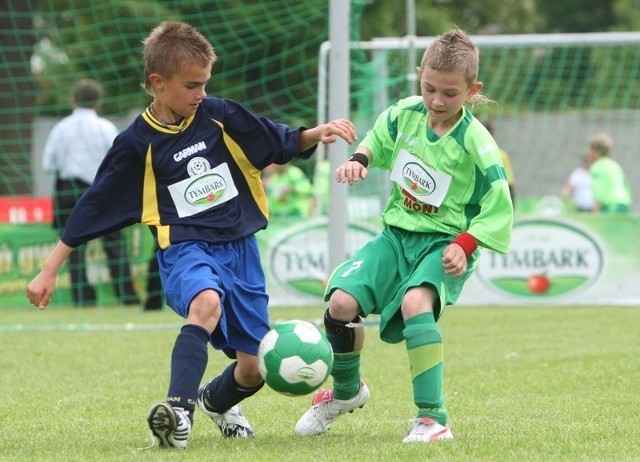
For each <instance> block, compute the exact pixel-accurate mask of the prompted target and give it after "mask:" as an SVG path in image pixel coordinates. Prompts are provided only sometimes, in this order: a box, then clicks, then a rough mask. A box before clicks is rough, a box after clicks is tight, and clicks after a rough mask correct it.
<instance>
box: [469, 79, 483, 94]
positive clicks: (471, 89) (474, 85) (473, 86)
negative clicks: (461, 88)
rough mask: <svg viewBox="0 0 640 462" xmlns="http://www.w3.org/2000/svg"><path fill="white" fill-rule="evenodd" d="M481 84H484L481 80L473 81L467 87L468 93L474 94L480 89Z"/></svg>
mask: <svg viewBox="0 0 640 462" xmlns="http://www.w3.org/2000/svg"><path fill="white" fill-rule="evenodd" d="M483 86H484V84H483V83H482V82H473V83H472V84H471V86H470V87H469V94H470V95H475V94H476V93H478V92H479V91H480V90H482V87H483Z"/></svg>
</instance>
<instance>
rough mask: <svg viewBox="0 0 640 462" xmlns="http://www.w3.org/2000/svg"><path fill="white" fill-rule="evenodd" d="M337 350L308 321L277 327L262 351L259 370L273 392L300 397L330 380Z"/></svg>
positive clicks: (267, 336)
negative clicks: (334, 350)
mask: <svg viewBox="0 0 640 462" xmlns="http://www.w3.org/2000/svg"><path fill="white" fill-rule="evenodd" d="M332 367H333V350H332V349H331V344H330V343H329V340H327V337H326V336H325V335H324V334H323V333H322V332H320V330H319V329H318V328H317V327H316V326H314V325H313V324H311V323H310V322H306V321H298V320H294V321H286V322H282V323H279V324H276V325H275V326H274V327H273V329H271V330H270V331H269V332H267V334H266V335H265V336H264V338H263V339H262V341H261V342H260V347H259V348H258V368H259V369H260V374H261V375H262V378H263V379H264V381H265V382H266V384H267V385H269V386H270V387H271V388H272V389H273V390H275V391H277V392H279V393H282V394H285V395H288V396H300V395H306V394H308V393H311V392H312V391H315V390H317V389H318V388H320V386H321V385H322V384H323V383H324V381H325V380H326V379H327V377H329V374H330V373H331V368H332Z"/></svg>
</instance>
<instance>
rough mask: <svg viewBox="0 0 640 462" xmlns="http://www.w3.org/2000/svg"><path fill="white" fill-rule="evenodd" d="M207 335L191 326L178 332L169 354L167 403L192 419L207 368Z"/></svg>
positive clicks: (200, 329) (186, 326) (201, 329)
mask: <svg viewBox="0 0 640 462" xmlns="http://www.w3.org/2000/svg"><path fill="white" fill-rule="evenodd" d="M208 342H209V332H207V330H206V329H205V328H203V327H200V326H196V325H194V324H185V325H184V326H182V329H180V333H179V334H178V338H176V343H175V345H174V346H173V353H172V354H171V380H170V382H169V395H168V397H167V402H169V403H170V404H171V405H172V406H174V407H181V408H183V409H185V410H187V411H189V414H190V415H191V416H193V411H194V410H195V408H196V399H197V398H198V387H199V386H200V381H201V380H202V376H203V375H204V371H205V370H206V368H207V359H208V351H207V347H208Z"/></svg>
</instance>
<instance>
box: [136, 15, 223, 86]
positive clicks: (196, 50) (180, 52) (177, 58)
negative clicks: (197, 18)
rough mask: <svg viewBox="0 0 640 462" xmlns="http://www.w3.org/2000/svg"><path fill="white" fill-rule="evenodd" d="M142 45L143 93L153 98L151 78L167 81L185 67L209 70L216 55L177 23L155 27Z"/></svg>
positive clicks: (201, 38) (196, 34)
mask: <svg viewBox="0 0 640 462" xmlns="http://www.w3.org/2000/svg"><path fill="white" fill-rule="evenodd" d="M142 43H143V44H144V58H143V61H144V83H143V85H142V86H143V88H144V90H145V91H146V92H147V93H148V94H149V95H151V96H153V86H152V85H151V81H150V80H149V76H150V75H151V74H160V75H162V76H163V77H165V78H167V79H170V78H171V77H173V75H174V74H177V73H178V72H179V71H180V69H181V68H182V67H183V66H184V65H185V64H197V65H199V66H202V67H203V68H204V67H207V66H212V65H213V63H215V60H216V53H215V51H214V49H213V46H212V45H211V43H209V41H208V40H207V39H206V38H205V37H204V35H202V34H201V33H200V32H198V31H197V30H196V29H194V28H193V27H192V26H191V25H189V24H187V23H184V22H180V21H163V22H162V23H160V24H159V25H158V26H156V27H155V28H154V29H153V30H152V31H151V33H150V34H149V36H148V37H147V38H146V39H144V40H143V41H142Z"/></svg>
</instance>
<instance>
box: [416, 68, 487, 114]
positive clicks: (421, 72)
mask: <svg viewBox="0 0 640 462" xmlns="http://www.w3.org/2000/svg"><path fill="white" fill-rule="evenodd" d="M416 71H417V72H418V78H419V79H420V91H421V93H422V100H423V101H424V105H425V107H426V108H427V110H428V111H429V119H430V123H431V125H432V126H434V125H448V126H453V124H454V123H455V122H456V121H457V120H458V119H459V117H460V111H461V109H462V105H463V104H464V102H465V101H466V99H467V97H469V96H470V95H472V94H475V93H477V92H478V91H480V89H481V88H482V83H481V82H474V83H473V84H472V85H471V87H469V86H468V85H467V82H466V81H465V80H464V78H463V77H462V75H459V74H456V73H446V72H440V71H436V70H434V69H431V68H430V67H425V68H424V69H422V68H417V69H416Z"/></svg>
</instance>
